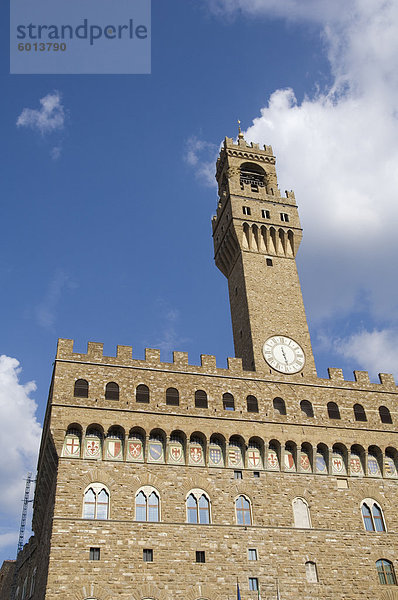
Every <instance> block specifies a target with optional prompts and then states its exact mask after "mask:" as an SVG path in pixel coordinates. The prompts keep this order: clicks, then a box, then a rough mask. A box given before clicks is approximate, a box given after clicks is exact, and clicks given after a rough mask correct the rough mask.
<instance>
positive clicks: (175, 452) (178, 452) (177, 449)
mask: <svg viewBox="0 0 398 600" xmlns="http://www.w3.org/2000/svg"><path fill="white" fill-rule="evenodd" d="M170 458H171V460H174V462H180V461H181V459H182V448H181V446H180V445H179V444H176V445H175V446H170Z"/></svg>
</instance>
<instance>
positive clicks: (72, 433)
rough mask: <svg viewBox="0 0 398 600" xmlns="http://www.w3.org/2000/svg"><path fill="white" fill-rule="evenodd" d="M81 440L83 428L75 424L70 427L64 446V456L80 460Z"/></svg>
mask: <svg viewBox="0 0 398 600" xmlns="http://www.w3.org/2000/svg"><path fill="white" fill-rule="evenodd" d="M80 439H81V427H80V425H78V424H77V423H76V424H73V425H69V427H68V429H67V431H66V435H65V440H64V446H63V449H62V456H67V457H69V458H79V457H80Z"/></svg>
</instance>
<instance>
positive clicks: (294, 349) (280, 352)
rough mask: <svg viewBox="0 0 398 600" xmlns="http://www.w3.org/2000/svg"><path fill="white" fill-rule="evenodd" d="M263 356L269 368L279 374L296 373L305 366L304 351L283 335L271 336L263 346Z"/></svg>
mask: <svg viewBox="0 0 398 600" xmlns="http://www.w3.org/2000/svg"><path fill="white" fill-rule="evenodd" d="M263 355H264V358H265V360H266V362H267V363H268V364H269V366H270V367H272V368H273V369H275V371H279V372H280V373H298V372H299V371H301V369H302V368H303V367H304V365H305V355H304V350H303V349H302V347H301V346H299V344H298V343H297V342H295V341H294V340H292V339H291V338H289V337H286V336H285V335H273V336H272V337H270V338H268V339H267V340H266V341H265V343H264V346H263Z"/></svg>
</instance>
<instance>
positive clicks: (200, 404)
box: [195, 390, 207, 408]
mask: <svg viewBox="0 0 398 600" xmlns="http://www.w3.org/2000/svg"><path fill="white" fill-rule="evenodd" d="M195 406H196V408H207V394H206V392H204V391H203V390H196V392H195Z"/></svg>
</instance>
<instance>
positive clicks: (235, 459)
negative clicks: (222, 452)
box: [228, 448, 241, 466]
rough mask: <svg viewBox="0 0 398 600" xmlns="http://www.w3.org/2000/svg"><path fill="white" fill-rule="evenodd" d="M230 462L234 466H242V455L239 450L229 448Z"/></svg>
mask: <svg viewBox="0 0 398 600" xmlns="http://www.w3.org/2000/svg"><path fill="white" fill-rule="evenodd" d="M228 462H229V464H230V465H233V466H236V465H239V464H240V462H241V454H240V450H239V448H228Z"/></svg>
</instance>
